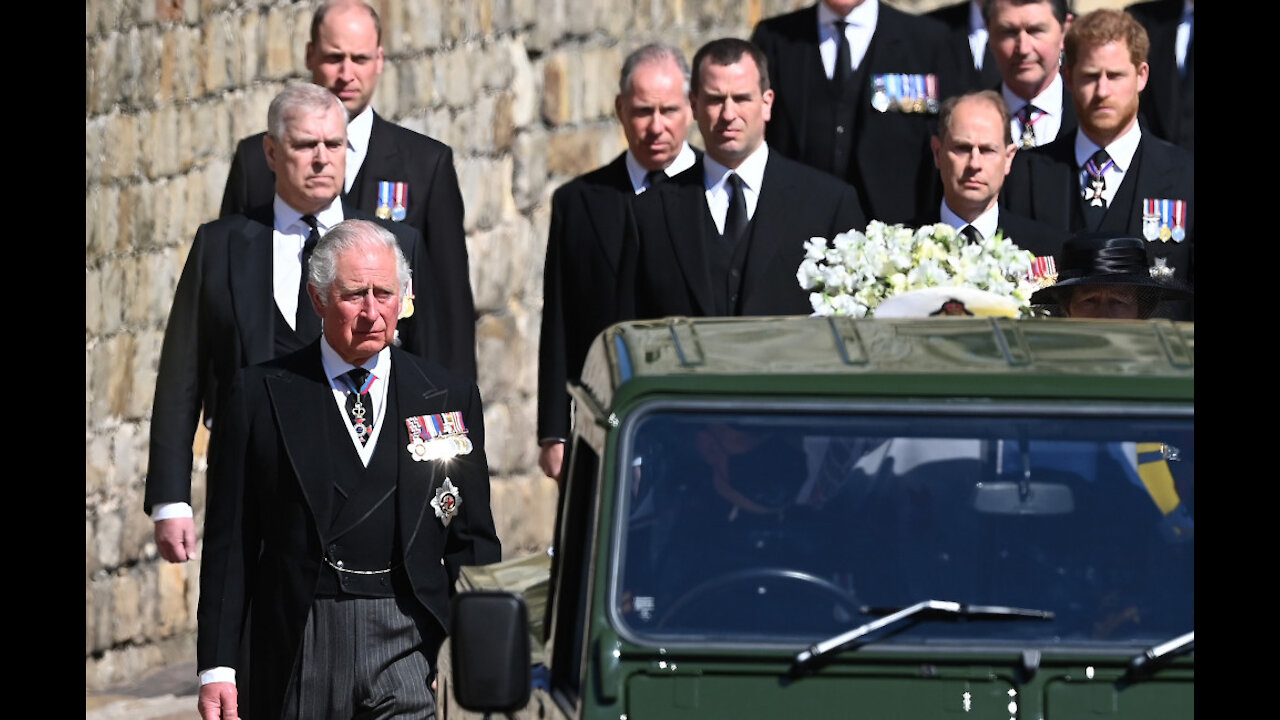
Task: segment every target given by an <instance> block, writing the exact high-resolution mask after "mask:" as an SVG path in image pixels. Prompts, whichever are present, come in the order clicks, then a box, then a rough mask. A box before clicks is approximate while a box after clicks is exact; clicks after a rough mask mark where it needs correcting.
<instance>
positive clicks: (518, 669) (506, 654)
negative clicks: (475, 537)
mask: <svg viewBox="0 0 1280 720" xmlns="http://www.w3.org/2000/svg"><path fill="white" fill-rule="evenodd" d="M450 624H451V625H452V627H451V628H450V631H449V635H450V638H449V653H450V656H449V659H450V663H451V665H452V670H453V693H454V697H455V698H456V699H457V701H458V704H459V705H461V706H462V707H463V708H466V709H467V710H470V711H472V712H478V713H510V712H514V711H516V710H519V709H521V708H523V707H524V706H525V705H527V704H528V703H529V695H530V689H531V688H532V685H533V671H532V666H531V665H530V662H529V612H528V610H527V609H526V608H525V604H524V600H523V599H522V598H521V597H520V596H519V595H516V594H514V593H509V592H500V591H496V590H475V591H470V592H463V593H459V594H458V595H456V596H454V598H453V619H452V621H451V623H450Z"/></svg>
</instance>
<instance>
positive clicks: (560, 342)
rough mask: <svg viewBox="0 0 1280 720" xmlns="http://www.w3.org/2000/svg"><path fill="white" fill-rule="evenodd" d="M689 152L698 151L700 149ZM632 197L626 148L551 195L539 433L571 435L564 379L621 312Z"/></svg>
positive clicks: (579, 369) (544, 435) (540, 357)
mask: <svg viewBox="0 0 1280 720" xmlns="http://www.w3.org/2000/svg"><path fill="white" fill-rule="evenodd" d="M694 154H695V156H696V157H697V158H701V157H702V152H701V151H700V150H696V149H695V150H694ZM635 197H636V195H635V189H634V188H633V187H632V185H631V178H630V176H629V175H628V174H627V164H626V153H625V152H624V153H621V154H620V155H618V156H617V157H616V158H614V159H613V161H612V162H610V163H609V164H607V165H604V166H602V167H599V168H596V169H595V170H592V171H591V172H588V173H586V174H584V175H580V176H578V177H576V178H574V179H573V180H570V181H569V182H567V183H565V184H564V185H561V186H560V187H559V188H557V189H556V191H555V193H554V194H552V196H551V229H550V231H549V233H548V235H547V255H546V265H545V267H544V269H543V280H542V333H541V339H540V342H539V345H538V428H537V429H538V439H539V440H541V439H543V438H549V437H557V438H567V437H568V436H569V393H568V390H567V389H566V383H567V382H568V380H569V379H570V378H577V377H579V376H580V375H581V374H582V363H583V361H584V360H585V359H586V355H587V348H588V347H589V346H590V345H591V341H592V340H593V339H595V336H596V335H597V334H599V333H600V331H602V330H604V329H605V328H606V327H608V326H609V325H611V324H613V323H615V322H617V321H618V320H620V319H622V318H621V314H620V312H619V307H618V274H619V271H620V269H621V265H622V242H623V236H624V235H625V234H626V225H627V218H628V213H629V211H630V206H631V202H632V200H633V199H634V198H635Z"/></svg>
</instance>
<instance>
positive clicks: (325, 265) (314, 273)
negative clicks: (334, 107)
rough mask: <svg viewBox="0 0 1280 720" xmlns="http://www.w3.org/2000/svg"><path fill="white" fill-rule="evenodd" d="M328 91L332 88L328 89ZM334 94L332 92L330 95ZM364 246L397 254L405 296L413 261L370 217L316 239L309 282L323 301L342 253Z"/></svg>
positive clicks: (340, 225)
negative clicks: (406, 256)
mask: <svg viewBox="0 0 1280 720" xmlns="http://www.w3.org/2000/svg"><path fill="white" fill-rule="evenodd" d="M325 92H326V93H328V90H325ZM330 97H332V96H330ZM362 247H374V248H384V249H388V250H391V251H393V252H394V253H395V255H396V280H397V281H398V282H399V285H400V295H401V296H402V297H403V296H404V293H405V291H406V290H408V288H409V261H408V260H405V258H404V253H403V252H401V250H400V243H399V241H397V240H396V236H395V235H392V234H391V231H390V230H388V229H386V228H384V227H382V226H381V225H379V224H378V223H375V222H371V221H369V220H343V221H342V222H340V223H338V224H337V225H334V226H333V227H332V228H330V229H329V232H327V233H325V234H324V236H323V237H321V238H320V242H318V243H316V249H315V250H314V251H313V252H312V253H311V262H310V264H309V265H308V266H307V282H309V283H311V284H312V285H314V286H315V288H316V290H318V291H319V292H320V298H321V302H322V303H327V302H328V300H329V288H330V287H331V286H332V285H333V281H334V279H335V278H336V277H337V275H338V256H339V255H341V254H342V253H344V252H346V251H348V250H354V249H356V248H362Z"/></svg>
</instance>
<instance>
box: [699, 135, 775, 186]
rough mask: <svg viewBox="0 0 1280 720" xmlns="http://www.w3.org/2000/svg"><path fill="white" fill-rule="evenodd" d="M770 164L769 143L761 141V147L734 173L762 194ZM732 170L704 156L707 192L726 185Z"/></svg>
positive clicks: (703, 163)
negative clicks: (761, 190)
mask: <svg viewBox="0 0 1280 720" xmlns="http://www.w3.org/2000/svg"><path fill="white" fill-rule="evenodd" d="M768 162H769V143H767V142H764V141H761V143H760V147H758V148H756V149H755V151H754V152H752V153H751V154H750V155H748V156H747V157H746V159H745V160H743V161H742V163H741V164H739V165H738V167H736V168H732V171H733V172H735V173H737V174H738V177H740V178H742V182H743V183H745V184H746V186H747V187H748V188H750V189H751V190H753V191H755V192H756V193H759V192H760V187H761V185H762V184H763V183H764V166H765V165H766V164H767V163H768ZM729 172H730V168H729V167H728V166H726V165H722V164H720V162H718V161H717V160H716V159H715V158H713V157H711V155H710V154H708V153H703V154H702V181H703V183H704V187H705V189H707V190H711V189H712V188H715V187H719V186H722V185H724V181H725V178H726V177H727V176H728V175H729Z"/></svg>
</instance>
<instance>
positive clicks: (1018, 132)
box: [986, 0, 1076, 150]
mask: <svg viewBox="0 0 1280 720" xmlns="http://www.w3.org/2000/svg"><path fill="white" fill-rule="evenodd" d="M986 16H987V29H988V31H989V32H990V33H991V35H990V37H989V38H988V40H987V42H988V44H989V45H990V47H991V51H992V53H993V54H994V55H995V59H996V67H997V68H999V72H1000V77H1001V79H1000V84H999V85H997V86H994V87H996V89H997V90H999V91H1000V93H1001V95H1003V96H1004V101H1005V104H1006V105H1008V106H1009V111H1010V113H1012V114H1013V119H1012V120H1011V122H1012V127H1013V136H1014V138H1016V139H1017V141H1018V144H1019V146H1020V147H1022V149H1024V150H1026V149H1030V148H1033V147H1038V146H1040V145H1047V144H1048V143H1050V142H1053V140H1054V139H1055V138H1057V137H1059V136H1062V135H1070V134H1071V133H1073V132H1075V129H1076V114H1075V110H1074V108H1072V107H1071V97H1070V96H1069V94H1068V93H1067V88H1066V84H1065V83H1063V81H1062V64H1061V59H1062V48H1063V39H1064V38H1065V37H1066V33H1067V29H1068V28H1070V27H1071V15H1070V14H1069V13H1068V11H1067V2H1066V0H988V1H987V7H986Z"/></svg>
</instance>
